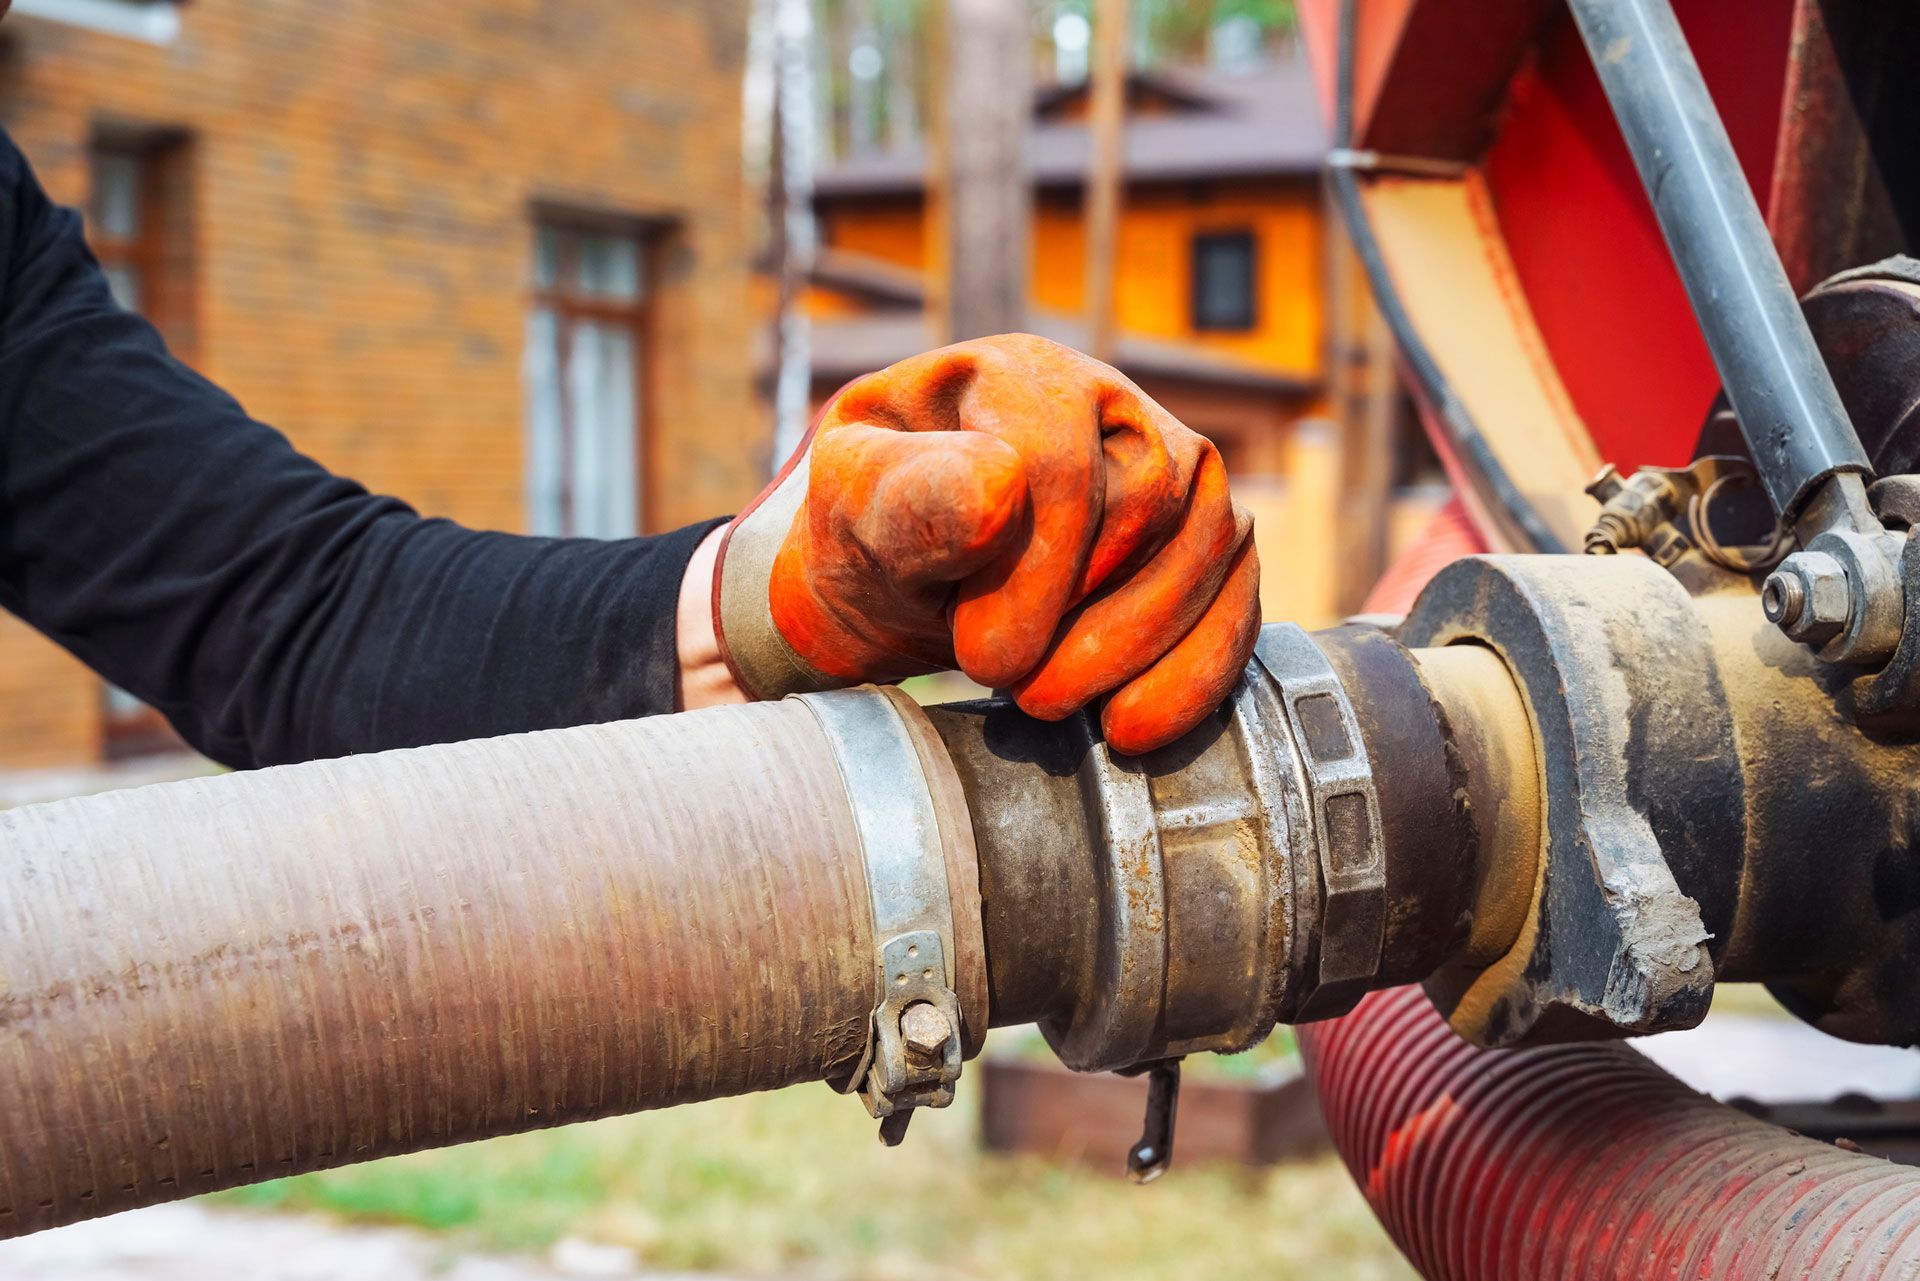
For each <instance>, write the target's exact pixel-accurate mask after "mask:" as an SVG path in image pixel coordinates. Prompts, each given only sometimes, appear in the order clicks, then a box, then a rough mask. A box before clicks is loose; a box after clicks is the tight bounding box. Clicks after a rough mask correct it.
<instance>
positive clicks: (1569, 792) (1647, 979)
mask: <svg viewBox="0 0 1920 1281" xmlns="http://www.w3.org/2000/svg"><path fill="white" fill-rule="evenodd" d="M1400 639H1401V640H1402V642H1403V643H1405V644H1408V645H1411V646H1442V645H1450V644H1457V643H1462V642H1468V643H1476V644H1482V645H1487V646H1489V647H1491V648H1493V649H1495V650H1496V651H1498V653H1499V654H1500V656H1501V657H1502V658H1503V659H1505V661H1506V663H1507V665H1508V667H1509V668H1510V669H1511V670H1512V672H1513V674H1514V676H1515V678H1516V680H1517V681H1518V683H1519V686H1520V690H1521V693H1522V695H1523V697H1524V699H1525V701H1526V704H1527V709H1528V713H1529V715H1530V716H1531V718H1532V720H1533V724H1534V730H1535V736H1536V741H1537V743H1538V745H1539V750H1540V753H1541V768H1542V776H1543V779H1544V783H1545V788H1544V792H1545V796H1546V798H1547V800H1546V816H1545V818H1546V822H1545V825H1544V831H1545V850H1544V851H1543V854H1544V857H1543V858H1542V860H1541V863H1540V867H1541V871H1540V876H1539V882H1538V884H1537V886H1536V889H1535V893H1534V902H1533V907H1532V911H1531V914H1530V916H1531V919H1530V920H1529V921H1528V922H1527V924H1526V927H1525V928H1524V929H1523V930H1522V932H1521V935H1520V938H1519V941H1518V942H1517V943H1515V945H1514V947H1513V949H1512V950H1511V951H1510V952H1509V953H1508V955H1507V956H1505V957H1503V958H1501V959H1500V960H1498V961H1496V962H1494V963H1493V964H1492V965H1490V966H1487V967H1486V968H1484V969H1469V968H1467V967H1465V966H1463V965H1461V964H1458V963H1456V964H1453V965H1450V966H1448V967H1447V968H1445V969H1443V970H1442V971H1441V972H1440V973H1439V974H1438V975H1436V976H1435V977H1434V978H1433V979H1432V980H1430V981H1429V982H1428V992H1429V994H1430V995H1432V996H1433V998H1434V1001H1435V1003H1436V1004H1437V1005H1439V1006H1440V1008H1441V1010H1442V1011H1443V1012H1445V1013H1447V1014H1448V1016H1449V1018H1450V1020H1451V1021H1452V1022H1453V1024H1454V1027H1455V1030H1456V1031H1459V1032H1460V1033H1461V1034H1462V1035H1464V1036H1466V1037H1467V1038H1468V1039H1470V1040H1474V1041H1477V1042H1480V1043H1482V1044H1487V1045H1514V1044H1524V1043H1529V1042H1534V1041H1558V1040H1572V1039H1580V1038H1582V1037H1595V1036H1621V1035H1626V1034H1635V1033H1642V1032H1657V1031H1663V1030H1666V1029H1670V1028H1680V1027H1690V1026H1692V1025H1693V1024H1695V1023H1697V1022H1698V1021H1699V1020H1700V1018H1701V1017H1702V1016H1704V1015H1705V1014H1706V1011H1707V1005H1708V1001H1709V999H1710V996H1711V992H1712V986H1713V962H1712V959H1711V957H1710V955H1709V951H1708V939H1709V938H1710V936H1711V934H1712V932H1714V931H1715V930H1722V929H1724V928H1725V925H1726V922H1727V921H1728V920H1729V919H1730V918H1731V914H1732V910H1733V904H1732V902H1731V901H1730V899H1729V900H1727V901H1720V900H1719V899H1718V898H1716V899H1715V900H1714V901H1709V902H1699V901H1696V900H1695V899H1693V898H1689V897H1688V896H1687V894H1686V893H1684V892H1682V890H1681V888H1680V885H1681V884H1682V883H1684V884H1688V885H1692V886H1696V887H1711V886H1713V885H1715V884H1716V882H1715V881H1714V879H1713V878H1711V877H1708V876H1704V875H1699V874H1697V869H1699V868H1701V867H1704V866H1706V865H1709V864H1713V863H1716V862H1717V863H1719V864H1720V865H1723V866H1735V865H1737V860H1738V858H1739V856H1740V851H1739V848H1738V844H1737V842H1738V834H1739V833H1740V832H1741V831H1742V815H1743V800H1742V776H1741V771H1740V765H1739V760H1738V757H1737V756H1736V754H1735V750H1734V738H1733V725H1732V720H1731V717H1730V715H1729V713H1728V711H1727V700H1726V697H1725V694H1724V692H1723V691H1722V689H1721V686H1720V678H1719V675H1718V671H1717V668H1716V667H1715V664H1714V660H1713V655H1712V644H1711V639H1710V637H1709V635H1708V633H1707V630H1706V628H1705V626H1704V624H1703V623H1702V622H1701V621H1700V619H1699V617H1698V616H1697V615H1696V614H1695V612H1694V610H1693V608H1692V603H1691V600H1690V598H1689V597H1688V595H1687V593H1686V590H1685V589H1684V588H1683V587H1682V586H1681V585H1680V584H1679V583H1678V582H1677V581H1676V580H1675V579H1674V578H1673V577H1672V576H1671V575H1669V574H1668V573H1666V572H1665V571H1664V570H1662V569H1660V568H1659V567H1658V566H1657V565H1655V564H1653V563H1652V562H1651V561H1648V560H1643V559H1639V558H1636V557H1619V556H1608V557H1598V556H1594V557H1587V556H1474V557H1468V558H1467V559H1465V560H1461V561H1456V562H1455V563H1454V564H1452V565H1450V566H1448V567H1447V568H1446V569H1444V570H1442V571H1441V572H1440V574H1439V575H1438V576H1437V577H1436V578H1435V579H1434V581H1433V582H1432V583H1431V584H1429V586H1428V587H1427V589H1426V591H1425V592H1424V593H1423V594H1422V595H1421V597H1420V599H1419V601H1418V602H1416V604H1415V605H1414V608H1413V611H1412V613H1411V614H1410V615H1409V616H1408V617H1407V620H1406V622H1405V624H1404V625H1403V627H1402V629H1401V633H1400ZM1729 840H1732V841H1734V842H1735V844H1734V846H1733V848H1730V849H1729V848H1721V846H1722V845H1724V844H1725V843H1726V842H1727V841H1729ZM1702 892H1703V893H1704V892H1706V890H1703V891H1702ZM1715 893H1717V891H1715Z"/></svg>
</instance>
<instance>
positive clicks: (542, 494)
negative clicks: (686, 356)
mask: <svg viewBox="0 0 1920 1281" xmlns="http://www.w3.org/2000/svg"><path fill="white" fill-rule="evenodd" d="M651 241H652V237H651V236H650V235H648V234H647V233H646V232H645V231H642V230H638V229H636V228H634V227H632V226H620V225H613V224H609V223H607V222H604V221H599V222H596V221H590V220H587V219H585V218H581V219H579V220H572V219H569V218H567V217H566V216H564V215H553V216H547V215H543V216H542V217H541V218H540V220H539V222H538V225H537V226H536V227H535V230H534V270H533V299H532V307H531V310H530V311H529V313H528V316H527V350H526V383H527V517H528V522H527V523H528V528H529V529H530V530H531V531H532V532H533V533H536V534H549V535H584V536H587V537H591V538H625V537H628V536H630V535H633V534H635V533H638V532H639V531H641V530H642V529H644V528H646V517H647V512H646V504H645V495H646V461H645V451H644V449H643V448H642V445H643V441H644V438H645V426H646V424H645V422H644V416H645V409H646V402H647V397H646V386H647V364H648V361H647V346H648V333H649V328H650V325H649V314H650V310H651V309H650V307H649V305H648V304H649V296H650V293H651V282H650V279H649V278H650V276H651V274H652V272H651V269H650V267H651V264H650V260H651V258H652V253H651V250H652V248H653V246H652V243H651Z"/></svg>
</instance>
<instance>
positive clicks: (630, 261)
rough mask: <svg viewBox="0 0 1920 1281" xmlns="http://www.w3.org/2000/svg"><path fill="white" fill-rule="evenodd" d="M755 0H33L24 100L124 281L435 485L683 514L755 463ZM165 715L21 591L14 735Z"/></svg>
mask: <svg viewBox="0 0 1920 1281" xmlns="http://www.w3.org/2000/svg"><path fill="white" fill-rule="evenodd" d="M745 10H746V6H745V4H744V3H725V2H720V3H716V2H714V0H409V2H408V3H404V4H391V3H379V2H378V0H190V2H188V3H180V4H174V3H170V2H168V0H17V2H16V4H15V6H14V11H13V15H12V16H10V17H8V18H7V20H6V21H5V22H4V23H3V24H0V123H3V124H4V125H5V127H6V129H7V130H8V131H9V132H10V133H11V134H12V135H13V137H14V139H15V140H16V141H17V142H18V143H19V145H20V146H21V148H22V149H23V150H24V151H25V152H26V154H27V155H28V157H29V158H30V159H31V161H32V162H33V164H34V166H35V168H36V169H37V170H38V172H39V174H40V177H41V180H42V181H43V182H44V183H45V184H46V186H47V187H48V189H49V190H50V191H51V192H52V194H53V196H54V197H55V199H57V200H60V201H63V202H65V203H69V204H73V205H76V206H80V207H82V208H83V209H85V210H86V211H87V214H88V231H89V236H90V238H91V239H92V240H93V242H94V244H95V246H96V250H97V252H98V253H99V255H100V257H101V259H102V262H103V264H104V265H105V266H106V267H107V269H108V271H109V273H110V275H111V277H112V279H113V282H114V285H115V288H116V290H117V291H118V292H119V293H120V295H121V297H122V299H123V301H125V302H127V303H128V304H129V305H132V306H135V307H137V308H139V309H140V310H142V311H144V312H146V313H147V314H148V315H149V316H150V317H151V318H152V319H153V320H154V321H155V323H156V324H158V325H159V326H160V327H161V329H162V331H163V332H164V333H165V334H166V336H167V338H168V341H169V342H170V343H171V344H172V345H173V346H174V348H175V350H176V351H177V352H178V353H179V354H181V355H182V356H183V357H184V358H185V359H186V360H188V361H189V362H190V363H191V364H193V365H194V366H196V367H197V368H199V369H200V370H201V371H202V372H204V373H206V374H207V375H208V376H209V377H211V378H212V379H213V380H214V381H215V382H217V383H219V384H221V385H222V386H224V387H226V388H227V389H228V390H230V391H232V392H233V393H234V394H235V395H237V396H238V397H239V398H240V400H241V401H242V402H243V403H244V404H245V405H246V406H247V408H248V409H249V410H250V411H251V412H252V413H253V414H254V415H255V416H256V417H258V418H260V419H262V420H264V421H266V422H269V423H272V424H274V425H275V426H277V427H279V428H280V429H281V430H283V431H285V432H287V433H288V434H289V435H290V436H291V437H292V438H293V440H294V443H295V444H296V445H298V446H299V447H300V448H302V449H303V450H305V451H306V452H308V453H310V454H312V455H314V456H315V457H317V458H319V459H320V460H321V461H323V462H325V463H326V464H328V465H329V466H331V467H333V468H335V469H336V470H339V471H342V472H344V473H346V474H348V475H351V476H353V477H355V478H357V479H359V480H361V481H363V482H364V483H366V484H367V485H368V486H370V487H372V488H374V489H377V490H384V491H387V492H391V493H395V494H398V495H400V496H401V497H403V498H406V499H408V500H409V501H411V502H413V503H414V504H416V505H417V506H418V507H420V508H421V509H422V510H423V511H425V512H427V513H429V514H433V515H444V516H449V517H453V518H455V519H457V520H460V521H463V522H466V523H469V524H473V525H478V526H487V527H494V528H503V529H533V530H535V531H537V532H582V533H592V534H621V533H627V532H633V531H635V530H640V531H646V530H655V529H662V528H671V527H673V526H675V525H678V524H682V523H685V522H687V521H691V520H694V519H696V518H698V517H701V516H703V515H708V514H711V513H714V512H717V511H722V510H731V509H733V508H734V507H736V506H737V505H738V504H740V503H741V502H742V501H744V500H745V499H746V498H747V497H749V496H751V494H752V493H753V491H754V490H755V489H756V488H757V485H758V483H759V478H760V477H761V476H762V475H763V474H764V467H765V456H764V455H765V450H766V448H767V443H766V435H767V431H766V427H765V424H764V418H763V417H762V416H761V415H760V414H759V413H758V412H757V411H756V409H755V406H754V402H753V398H752V386H751V369H750V356H749V348H750V340H751V330H752V327H753V323H754V320H753V312H752V308H751V307H750V306H749V301H748V259H749V250H748V245H747V236H748V228H747V214H748V210H749V204H748V199H747V196H746V194H745V192H744V190H743V187H742V177H741V164H740V118H739V113H740V71H741V59H742V56H743V52H744V47H745V21H746V19H745ZM151 728H152V726H151V724H150V722H148V721H147V720H146V719H145V718H143V716H142V714H141V712H140V710H139V709H138V708H137V707H132V706H128V705H127V702H126V700H124V698H116V697H113V696H112V695H111V694H110V692H109V691H106V690H104V689H103V688H102V686H101V685H100V683H99V682H98V681H97V680H96V679H94V678H93V677H92V676H91V675H89V674H88V673H87V672H86V671H85V670H84V669H82V668H81V667H80V666H79V664H78V663H76V662H75V661H74V660H72V659H71V658H69V657H67V656H66V655H65V654H64V653H62V652H61V651H59V650H58V649H56V648H55V647H54V646H53V645H51V644H50V643H48V642H47V641H46V640H44V639H43V638H41V637H39V636H38V635H36V634H35V633H33V632H32V631H31V630H30V629H28V628H27V627H26V626H25V625H24V624H22V623H20V622H19V621H18V620H16V619H13V618H12V617H10V616H6V615H0V766H14V767H24V766H36V765H57V764H74V763H79V762H84V761H89V760H95V759H98V758H100V757H101V756H103V755H110V754H113V753H114V752H116V751H119V750H126V749H128V748H131V747H134V746H137V745H138V744H139V743H140V742H141V741H142V740H143V739H144V738H145V737H146V736H147V735H148V733H149V732H150V730H151Z"/></svg>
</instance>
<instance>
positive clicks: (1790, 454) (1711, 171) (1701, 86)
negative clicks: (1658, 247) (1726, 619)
mask: <svg viewBox="0 0 1920 1281" xmlns="http://www.w3.org/2000/svg"><path fill="white" fill-rule="evenodd" d="M1568 6H1569V7H1570V8H1571V9H1572V10H1573V16H1574V20H1575V21H1576V22H1577V23H1578V24H1579V27H1580V34H1581V36H1582V38H1583V39H1585V41H1586V44H1587V52H1588V53H1589V54H1590V55H1591V56H1592V58H1593V66H1594V70H1595V71H1597V72H1598V73H1599V76H1600V83H1601V84H1602V85H1603V86H1604V87H1605V89H1606V92H1607V99H1608V101H1609V102H1611V103H1612V104H1613V112H1614V116H1615V118H1616V119H1617V120H1618V121H1619V124H1620V132H1621V133H1622V134H1624V135H1625V136H1626V140H1627V147H1628V148H1629V150H1631V151H1632V153H1633V160H1634V165H1635V166H1636V167H1637V168H1638V169H1639V171H1640V180H1641V181H1642V182H1643V183H1644V184H1645V185H1646V189H1647V195H1648V197H1649V198H1650V199H1651V200H1652V202H1653V211H1654V215H1655V216H1656V217H1657V218H1658V219H1659V220H1660V230H1661V231H1662V232H1663V233H1664V234H1665V235H1666V239H1667V247H1668V249H1669V250H1670V251H1671V252H1672V254H1673V260H1674V265H1675V266H1677V267H1678V268H1679V270H1680V279H1681V281H1682V283H1683V284H1684V285H1685V286H1686V290H1687V297H1688V298H1689V299H1691V300H1692V303H1693V311H1694V315H1695V316H1696V317H1697V318H1698V319H1699V321H1700V329H1701V332H1702V333H1703V334H1704V335H1705V336H1706V340H1707V347H1708V349H1709V350H1710V351H1711V352H1712V353H1713V363H1714V364H1715V366H1717V367H1718V369H1719V371H1720V379H1721V382H1722V383H1723V384H1724V385H1725V387H1726V391H1727V398H1728V399H1729V400H1730V401H1732V403H1733V411H1734V413H1735V415H1736V416H1737V417H1738V418H1739V420H1740V430H1741V431H1742V433H1744V434H1745V436H1746V439H1747V444H1748V446H1749V447H1750V448H1751V449H1752V450H1753V457H1754V462H1755V463H1756V465H1757V466H1758V467H1759V469H1760V475H1761V478H1762V479H1763V480H1764V482H1765V484H1766V488H1767V494H1768V496H1769V497H1770V498H1771V499H1772V500H1773V505H1774V508H1775V509H1776V510H1777V511H1778V512H1779V513H1780V514H1781V516H1782V517H1784V518H1786V519H1789V520H1792V519H1795V518H1796V517H1799V516H1800V515H1801V514H1802V510H1803V509H1804V508H1805V506H1806V505H1807V503H1808V500H1809V499H1810V498H1811V497H1812V496H1813V494H1814V493H1815V491H1816V490H1818V489H1820V488H1821V487H1822V486H1823V485H1824V483H1825V482H1826V481H1827V480H1828V479H1829V478H1831V477H1832V476H1834V475H1835V474H1837V473H1843V472H1870V471H1871V468H1870V467H1869V465H1868V462H1867V455H1866V451H1865V450H1864V449H1862V448H1861V447H1860V439H1859V437H1858V436H1856V435H1855V434H1854V430H1853V425H1852V423H1850V422H1849V421H1848V420H1847V411H1846V409H1845V408H1844V407H1843V406H1842V405H1841V403H1840V396H1839V393H1838V392H1837V391H1835V390H1834V386H1833V379H1832V378H1831V377H1830V376H1829V375H1828V373H1827V367H1826V364H1825V362H1823V361H1822V360H1821V358H1820V352H1819V349H1818V348H1817V347H1815V346H1814V342H1813V334H1812V332H1811V331H1810V330H1809V329H1808V328H1807V322H1806V318H1805V317H1804V316H1803V315H1802V314H1801V312H1800V303H1799V300H1798V299H1796V298H1795V297H1794V293H1793V287H1792V285H1790V284H1789V283H1788V281H1787V274H1786V272H1785V270H1784V269H1783V268H1782V267H1781V265H1780V256H1779V254H1778V252H1777V251H1776V250H1775V249H1774V245H1773V240H1772V238H1771V237H1770V236H1769V234H1768V232H1767V226H1766V223H1765V221H1764V220H1762V218H1761V216H1760V207H1759V205H1758V204H1756V203H1755V201H1754V198H1753V192H1752V191H1751V189H1749V188H1748V186H1747V180H1746V177H1745V175H1744V174H1743V173H1742V172H1741V170H1740V162H1739V160H1738V158H1737V157H1736V156H1735V155H1734V152H1733V144H1732V143H1731V142H1730V141H1728V138H1727V131H1726V127H1725V126H1724V125H1723V124H1722V123H1721V120H1720V114H1719V112H1718V111H1717V110H1715V108H1714V105H1713V99H1712V98H1711V97H1710V96H1708V93H1707V86H1706V82H1705V81H1704V80H1702V79H1701V76H1700V68H1699V66H1698V65H1697V64H1696V63H1695V62H1694V59H1693V53H1692V51H1691V50H1690V49H1689V48H1688V47H1687V40H1686V36H1685V35H1684V34H1683V33H1682V31H1681V30H1680V24H1679V22H1678V21H1677V20H1676V19H1675V18H1674V15H1673V8H1672V6H1671V5H1670V4H1669V3H1668V0H1568ZM1830 506H1832V505H1830ZM1837 506H1838V509H1839V511H1840V512H1843V513H1844V514H1845V515H1846V516H1848V517H1857V516H1858V515H1860V514H1861V513H1862V511H1863V508H1862V507H1858V506H1855V505H1853V504H1840V505H1837ZM1829 514H1832V513H1831V512H1830V513H1829ZM1867 519H1869V520H1871V517H1870V516H1868V517H1867Z"/></svg>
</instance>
